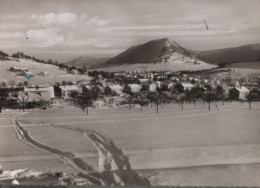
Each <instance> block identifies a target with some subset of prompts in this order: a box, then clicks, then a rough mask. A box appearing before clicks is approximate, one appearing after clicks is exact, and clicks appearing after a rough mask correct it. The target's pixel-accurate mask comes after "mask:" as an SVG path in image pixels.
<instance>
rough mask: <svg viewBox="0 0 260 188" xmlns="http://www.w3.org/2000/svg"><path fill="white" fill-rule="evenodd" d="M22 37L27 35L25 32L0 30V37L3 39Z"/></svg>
mask: <svg viewBox="0 0 260 188" xmlns="http://www.w3.org/2000/svg"><path fill="white" fill-rule="evenodd" d="M22 37H25V34H24V33H21V32H0V38H3V39H12V38H22Z"/></svg>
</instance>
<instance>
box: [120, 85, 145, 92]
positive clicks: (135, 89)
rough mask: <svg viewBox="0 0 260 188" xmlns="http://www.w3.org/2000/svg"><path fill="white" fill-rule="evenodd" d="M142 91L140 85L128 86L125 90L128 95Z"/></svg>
mask: <svg viewBox="0 0 260 188" xmlns="http://www.w3.org/2000/svg"><path fill="white" fill-rule="evenodd" d="M141 89H142V85H139V84H126V85H125V88H124V90H125V92H126V93H139V92H140V91H141Z"/></svg>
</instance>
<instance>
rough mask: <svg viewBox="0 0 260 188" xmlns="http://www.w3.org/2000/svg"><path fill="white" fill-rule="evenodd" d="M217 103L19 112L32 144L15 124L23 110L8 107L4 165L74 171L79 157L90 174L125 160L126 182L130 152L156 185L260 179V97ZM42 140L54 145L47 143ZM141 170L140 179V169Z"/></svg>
mask: <svg viewBox="0 0 260 188" xmlns="http://www.w3.org/2000/svg"><path fill="white" fill-rule="evenodd" d="M72 108H73V110H72ZM211 109H212V111H210V112H209V111H208V110H207V106H204V105H203V104H199V103H198V104H197V105H196V107H195V108H194V106H193V104H185V105H184V110H181V109H180V107H179V106H178V104H165V105H164V106H163V107H160V109H159V114H156V109H155V107H153V108H151V107H150V106H149V107H145V108H143V111H142V112H141V111H140V109H139V108H132V109H131V110H128V109H125V108H117V109H89V116H87V115H86V113H84V112H83V111H81V110H80V109H77V108H74V107H68V106H64V108H58V107H53V108H51V109H48V110H46V111H35V112H28V113H24V114H19V115H18V116H16V118H17V120H18V122H19V124H20V126H21V127H22V128H23V129H24V130H26V131H27V132H28V134H29V135H30V137H31V138H32V139H33V140H35V141H36V142H37V143H38V144H35V143H34V144H30V143H29V145H28V144H26V142H28V141H26V140H20V139H18V137H17V135H16V132H15V129H14V127H13V125H12V123H13V122H12V118H13V116H15V115H16V114H18V112H17V111H14V112H13V113H12V112H11V111H8V112H4V113H3V114H0V121H1V123H0V124H1V126H0V129H1V133H3V134H1V137H0V138H1V142H0V143H1V144H0V150H1V151H4V152H1V154H0V155H1V156H0V164H1V165H2V169H4V170H10V169H18V168H23V169H24V168H29V169H31V170H33V171H39V172H46V171H47V172H48V170H51V171H52V172H56V171H62V172H67V173H77V172H78V170H79V169H78V168H76V167H75V166H74V167H73V164H74V165H75V164H76V165H77V164H84V165H85V166H86V165H87V166H88V168H87V174H88V173H101V174H102V171H103V170H104V169H106V170H108V171H110V169H114V170H115V169H118V168H122V169H123V172H121V173H119V174H116V175H114V176H113V177H114V180H115V181H118V182H120V175H122V173H124V171H125V170H126V169H127V164H128V163H127V162H126V161H125V160H126V159H124V156H126V157H127V158H129V165H130V166H131V169H132V170H133V171H135V172H138V173H139V174H142V175H144V176H145V177H146V178H148V180H149V181H150V183H151V184H152V185H204V186H206V185H212V186H218V185H225V186H259V185H260V181H259V178H257V176H256V174H259V173H260V165H258V163H259V162H260V149H259V148H260V147H259V146H260V145H259V144H260V142H259V136H260V134H259V128H260V127H259V120H260V119H259V110H260V104H259V103H253V105H252V109H251V110H250V109H249V107H248V104H247V103H232V104H231V103H229V104H227V103H225V104H224V105H222V104H218V106H217V107H215V105H213V106H212V108H211ZM7 135H8V136H7ZM39 144H40V145H39ZM42 145H44V146H48V147H49V148H47V151H46V150H44V148H41V147H42ZM50 148H52V149H55V151H58V152H60V153H58V154H57V153H53V151H48V149H50ZM45 149H46V148H45ZM120 151H121V152H122V153H121V154H120ZM63 152H65V153H63ZM117 155H118V156H117ZM9 157H10V158H9ZM64 157H65V158H64ZM64 159H66V160H65V161H67V162H65V161H64ZM74 159H76V160H74ZM119 159H120V160H121V162H120V160H119ZM122 160H123V161H125V162H122ZM73 161H74V162H73ZM64 162H65V163H64ZM68 162H69V163H68ZM68 164H70V165H68ZM125 165H126V166H125ZM109 166H110V167H109ZM124 166H125V167H124ZM102 169H103V170H102ZM85 170H86V169H85ZM106 170H105V171H106ZM83 172H85V171H83ZM135 172H133V173H134V174H132V175H131V176H132V178H133V177H134V179H135V178H138V177H140V175H139V176H136V174H135ZM127 175H129V174H127ZM105 177H111V176H110V175H107V176H105ZM191 177H192V178H191ZM132 178H130V179H132ZM230 178H235V179H236V180H237V181H228V180H229V179H230ZM187 179H188V180H187ZM18 181H19V180H18ZM128 183H129V182H128ZM119 184H120V183H119Z"/></svg>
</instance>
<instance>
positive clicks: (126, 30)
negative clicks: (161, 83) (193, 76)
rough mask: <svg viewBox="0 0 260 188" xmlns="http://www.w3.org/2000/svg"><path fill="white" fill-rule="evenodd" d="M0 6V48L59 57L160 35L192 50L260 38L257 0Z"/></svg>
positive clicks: (115, 49) (11, 0)
mask: <svg viewBox="0 0 260 188" xmlns="http://www.w3.org/2000/svg"><path fill="white" fill-rule="evenodd" d="M0 7H1V8H0V9H1V14H0V39H1V44H0V50H2V51H4V52H6V53H8V54H9V55H11V54H12V53H15V52H17V51H21V52H24V53H25V54H28V55H30V56H35V57H37V58H41V59H45V60H47V59H53V60H58V61H59V62H62V63H65V62H68V61H70V60H73V59H75V58H77V57H79V56H87V57H97V58H98V57H106V58H111V57H114V56H116V55H118V54H119V53H121V52H123V51H125V50H126V49H128V48H130V47H131V46H134V45H138V44H143V43H145V42H148V41H150V40H156V39H160V38H169V39H171V40H174V41H175V42H177V43H178V44H179V45H181V46H183V47H184V48H187V49H189V50H194V51H204V50H213V49H221V48H228V47H236V46H242V45H249V44H259V43H260V36H259V31H260V24H259V19H260V12H259V11H258V10H259V9H260V1H257V0H246V1H242V0H238V1H237V0H228V1H222V0H220V1H216V2H215V1H206V0H198V1H191V0H184V1H177V0H174V1H169V0H164V1H156V0H151V1H148V0H143V1H137V0H134V1H126V0H121V1H119V0H111V1H109V3H108V2H107V1H104V0H96V1H91V0H86V1H82V0H78V1H72V0H65V1H62V4H60V0H54V1H50V0H47V1H43V0H40V1H37V3H36V1H34V0H19V1H18V0H8V1H7V0H2V1H1V2H0ZM103 7H106V8H103ZM205 24H206V25H205Z"/></svg>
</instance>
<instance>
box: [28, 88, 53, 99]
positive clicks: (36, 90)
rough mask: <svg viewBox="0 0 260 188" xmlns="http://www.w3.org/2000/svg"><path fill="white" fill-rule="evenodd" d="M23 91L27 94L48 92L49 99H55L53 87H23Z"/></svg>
mask: <svg viewBox="0 0 260 188" xmlns="http://www.w3.org/2000/svg"><path fill="white" fill-rule="evenodd" d="M24 91H26V92H28V93H33V92H41V93H44V92H48V93H50V97H51V98H55V95H54V88H53V86H47V87H46V86H45V87H41V86H40V87H24Z"/></svg>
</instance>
